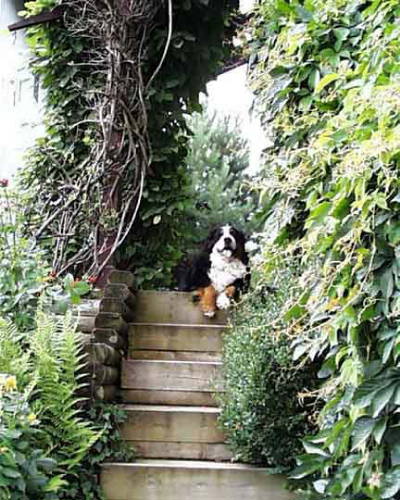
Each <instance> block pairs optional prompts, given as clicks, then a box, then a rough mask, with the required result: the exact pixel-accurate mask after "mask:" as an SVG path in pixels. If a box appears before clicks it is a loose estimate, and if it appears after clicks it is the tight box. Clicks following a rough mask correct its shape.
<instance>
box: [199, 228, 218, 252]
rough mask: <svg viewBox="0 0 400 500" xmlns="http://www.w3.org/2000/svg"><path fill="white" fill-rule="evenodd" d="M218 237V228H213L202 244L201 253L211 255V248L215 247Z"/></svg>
mask: <svg viewBox="0 0 400 500" xmlns="http://www.w3.org/2000/svg"><path fill="white" fill-rule="evenodd" d="M218 235H219V227H215V228H213V229H211V231H210V232H209V234H208V236H207V238H206V239H205V240H204V243H203V251H204V252H208V253H211V251H212V249H213V246H214V245H215V243H216V241H217V239H218Z"/></svg>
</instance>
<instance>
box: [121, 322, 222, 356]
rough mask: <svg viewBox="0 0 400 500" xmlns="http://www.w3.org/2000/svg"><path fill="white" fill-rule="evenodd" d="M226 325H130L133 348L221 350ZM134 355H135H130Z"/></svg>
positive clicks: (130, 339)
mask: <svg viewBox="0 0 400 500" xmlns="http://www.w3.org/2000/svg"><path fill="white" fill-rule="evenodd" d="M224 329H225V327H221V328H218V327H215V326H213V327H204V326H203V327H197V328H196V327H195V326H193V327H188V326H183V325H182V326H181V325H136V324H131V325H130V326H129V346H130V349H131V350H145V349H148V350H153V351H193V352H196V351H200V352H218V353H219V352H221V351H222V334H223V331H224ZM130 357H133V356H130Z"/></svg>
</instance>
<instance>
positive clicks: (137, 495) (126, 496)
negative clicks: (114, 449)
mask: <svg viewBox="0 0 400 500" xmlns="http://www.w3.org/2000/svg"><path fill="white" fill-rule="evenodd" d="M283 483H284V480H283V479H282V478H281V477H279V476H269V475H267V474H266V473H265V472H264V471H257V470H251V469H250V470H247V469H226V470H225V469H222V468H219V467H218V468H209V469H208V468H196V467H193V468H191V467H190V466H186V467H178V466H174V465H170V466H165V467H161V466H160V467H154V466H148V465H140V464H138V465H136V466H135V464H131V465H125V466H124V465H105V466H103V473H102V486H103V489H104V492H105V495H106V498H107V499H108V500H160V499H162V500H180V499H188V498H190V500H244V499H245V500H289V499H292V498H293V495H291V494H290V493H289V492H287V491H286V490H284V487H283Z"/></svg>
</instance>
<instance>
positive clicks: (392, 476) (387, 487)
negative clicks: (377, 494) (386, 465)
mask: <svg viewBox="0 0 400 500" xmlns="http://www.w3.org/2000/svg"><path fill="white" fill-rule="evenodd" d="M399 490H400V467H395V468H394V469H392V470H390V471H389V472H387V473H386V474H385V476H384V477H383V480H382V486H381V498H392V497H394V495H396V493H397V492H398V491H399Z"/></svg>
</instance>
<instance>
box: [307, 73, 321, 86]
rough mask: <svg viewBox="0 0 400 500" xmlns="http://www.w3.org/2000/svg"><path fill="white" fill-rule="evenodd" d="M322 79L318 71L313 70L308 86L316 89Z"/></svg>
mask: <svg viewBox="0 0 400 500" xmlns="http://www.w3.org/2000/svg"><path fill="white" fill-rule="evenodd" d="M320 78H321V74H320V72H319V70H318V69H316V68H315V69H313V70H312V71H311V73H310V76H309V77H308V86H309V87H310V88H311V89H313V90H314V89H315V87H316V86H317V85H318V82H319V80H320Z"/></svg>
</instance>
